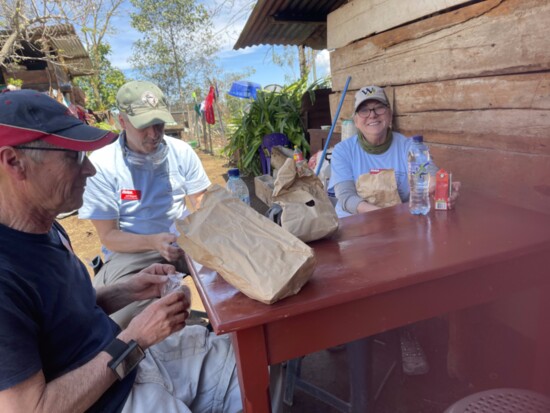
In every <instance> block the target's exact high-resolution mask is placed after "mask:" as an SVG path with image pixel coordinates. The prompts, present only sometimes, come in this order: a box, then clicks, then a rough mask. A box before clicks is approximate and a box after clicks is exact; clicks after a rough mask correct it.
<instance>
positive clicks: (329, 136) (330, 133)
mask: <svg viewBox="0 0 550 413" xmlns="http://www.w3.org/2000/svg"><path fill="white" fill-rule="evenodd" d="M349 82H351V76H348V79H347V80H346V85H345V86H344V90H343V91H342V97H341V98H340V103H339V104H338V109H336V114H335V115H334V119H333V120H332V125H330V131H329V133H328V137H327V141H326V142H325V147H324V148H323V154H322V156H321V160H320V161H319V159H317V162H318V163H317V171H316V172H315V175H319V172H320V171H321V166H323V162H324V160H325V156H326V155H327V149H328V145H329V143H330V138H332V132H333V131H334V127H335V126H336V121H337V120H338V116H340V109H342V105H343V104H344V98H345V97H346V92H347V91H348V86H349Z"/></svg>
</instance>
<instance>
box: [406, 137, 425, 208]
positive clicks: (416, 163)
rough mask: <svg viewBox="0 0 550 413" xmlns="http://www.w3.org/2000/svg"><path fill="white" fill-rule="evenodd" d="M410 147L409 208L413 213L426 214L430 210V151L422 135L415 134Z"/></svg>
mask: <svg viewBox="0 0 550 413" xmlns="http://www.w3.org/2000/svg"><path fill="white" fill-rule="evenodd" d="M412 140H413V144H412V145H411V148H410V149H409V155H408V159H409V171H408V172H409V186H410V189H411V195H410V198H409V210H410V211H411V214H415V215H420V214H421V215H426V214H427V213H428V212H429V210H430V174H429V165H430V151H429V149H428V147H427V146H426V145H424V142H423V140H424V139H423V137H422V136H413V137H412Z"/></svg>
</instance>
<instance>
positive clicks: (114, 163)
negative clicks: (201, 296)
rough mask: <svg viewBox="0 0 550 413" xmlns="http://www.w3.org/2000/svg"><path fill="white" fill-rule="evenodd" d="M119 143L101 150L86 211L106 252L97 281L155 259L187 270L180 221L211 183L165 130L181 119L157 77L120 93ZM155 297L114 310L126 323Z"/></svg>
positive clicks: (107, 280)
mask: <svg viewBox="0 0 550 413" xmlns="http://www.w3.org/2000/svg"><path fill="white" fill-rule="evenodd" d="M117 107H118V109H119V110H120V114H119V122H120V125H121V127H122V128H123V129H124V130H123V131H122V133H121V134H120V137H119V139H118V141H117V142H116V143H115V144H113V145H111V146H109V147H106V148H104V149H101V150H99V151H96V152H94V153H93V154H92V155H91V156H90V160H91V161H92V163H93V164H94V166H95V167H96V169H97V174H96V175H95V176H94V177H92V178H91V179H89V181H88V185H87V186H86V192H85V193H84V205H83V206H82V208H81V209H80V210H79V217H80V218H82V219H91V220H92V223H93V224H94V226H95V228H96V230H97V232H98V235H99V238H100V240H101V243H102V244H103V247H102V250H103V253H104V256H105V264H104V265H103V267H102V268H101V270H100V271H99V272H98V274H97V275H96V276H95V278H94V285H95V286H96V287H98V286H103V285H109V284H113V283H116V282H119V281H121V280H122V279H124V278H126V277H127V276H129V275H132V274H134V273H136V272H138V271H140V270H141V269H143V268H145V267H147V266H148V265H150V264H152V263H157V262H161V263H171V264H174V265H175V266H176V268H177V269H178V271H180V272H186V270H187V267H186V265H185V262H184V259H183V251H182V249H181V248H179V247H178V245H177V233H176V230H175V226H174V222H175V220H177V219H182V218H184V217H185V216H186V215H187V214H188V213H189V212H188V210H187V208H186V205H185V201H186V199H189V200H190V201H191V204H192V205H193V206H194V207H197V206H198V205H199V203H200V200H201V198H202V195H203V193H204V192H205V190H206V188H207V187H208V186H210V180H209V179H208V177H207V175H206V172H205V171H204V168H203V166H202V164H201V162H200V160H199V158H198V156H197V154H196V153H195V151H194V150H193V149H192V148H191V147H190V146H189V145H188V144H187V143H185V142H183V141H181V140H179V139H175V138H171V137H169V136H166V135H164V125H165V123H169V122H174V119H173V117H172V115H171V114H170V111H169V110H168V105H167V102H166V98H165V96H164V94H163V93H162V91H161V90H160V89H159V88H158V87H157V86H156V85H154V84H153V83H151V82H142V81H132V82H129V83H126V84H125V85H124V86H122V87H121V88H120V90H119V91H118V93H117ZM149 303H150V301H149V300H148V301H144V302H142V303H139V304H138V303H133V304H132V305H131V306H129V307H126V308H124V309H122V310H121V311H118V312H117V313H115V314H113V315H112V317H113V319H114V320H115V321H116V322H117V323H118V324H119V325H120V326H122V327H124V326H126V325H127V324H128V322H129V321H130V320H131V318H132V317H133V316H134V315H135V314H137V313H139V312H140V311H142V309H143V308H144V307H145V306H146V305H148V304H149Z"/></svg>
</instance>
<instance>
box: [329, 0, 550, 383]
mask: <svg viewBox="0 0 550 413" xmlns="http://www.w3.org/2000/svg"><path fill="white" fill-rule="evenodd" d="M549 22H550V2H549V1H540V0H484V1H461V0H437V1H414V2H409V1H402V0H387V1H384V2H380V1H374V0H354V1H350V2H348V3H347V4H344V5H342V6H341V7H340V8H338V9H337V10H335V11H334V12H332V13H330V14H329V15H328V18H327V47H328V48H329V49H334V51H333V52H332V53H331V59H330V60H331V72H332V81H333V84H332V89H333V91H335V92H336V93H335V94H333V95H332V96H331V110H332V113H335V110H336V108H337V105H338V103H339V101H340V99H341V93H342V90H343V88H344V87H345V83H346V80H347V78H348V76H351V83H350V87H349V90H348V92H347V94H346V96H345V101H344V102H345V103H344V105H343V109H342V112H341V116H340V118H341V119H342V118H346V117H350V116H351V115H352V113H353V99H354V94H355V92H356V91H357V89H359V88H360V87H362V86H366V85H373V84H374V85H379V86H383V87H385V88H386V91H387V94H388V97H389V99H390V101H391V105H392V107H393V110H394V119H393V127H394V128H395V129H396V130H398V131H400V132H402V133H404V134H405V135H409V136H410V135H413V134H421V135H424V138H425V140H426V141H427V142H428V144H429V146H430V149H431V152H432V154H433V157H434V159H435V161H436V162H437V164H439V165H441V166H444V167H445V168H446V169H448V170H450V171H452V173H453V175H454V177H455V179H456V180H459V181H461V182H462V185H463V188H464V190H465V191H466V190H467V191H477V192H482V193H485V194H488V195H490V196H493V197H495V198H499V199H500V200H503V201H505V202H507V203H512V204H516V205H521V206H523V207H525V208H529V209H533V210H537V211H541V212H545V213H550V182H549V178H550V25H549ZM458 207H460V206H458ZM549 231H550V228H549ZM547 300H548V297H542V296H541V295H540V293H539V292H538V291H527V292H525V293H522V294H518V296H517V297H515V298H514V299H512V300H510V301H509V302H506V303H504V304H503V303H501V304H499V305H487V306H482V307H480V308H476V309H475V310H474V311H471V312H463V313H461V314H454V315H451V317H452V318H453V319H454V320H455V321H456V322H455V323H452V324H451V347H452V348H451V350H452V351H451V352H450V357H449V360H448V362H449V369H450V372H451V374H454V375H456V376H458V377H460V378H464V379H470V380H477V384H478V385H479V386H480V387H482V388H483V387H485V388H486V387H492V386H499V385H510V384H513V385H515V386H525V387H529V386H530V385H531V383H530V382H529V379H528V377H529V373H528V371H532V370H533V369H534V368H535V366H533V365H532V364H531V363H532V360H533V359H532V356H533V354H535V353H536V352H537V351H539V352H540V351H543V350H541V349H540V348H534V347H533V345H532V342H531V341H530V338H531V337H534V336H535V335H536V331H537V329H540V328H547V327H544V326H541V325H540V322H539V323H538V324H537V322H536V321H535V320H540V314H542V313H540V311H542V310H541V308H545V304H544V302H546V301H547ZM519 307H521V308H522V309H526V308H528V309H530V310H531V314H532V317H531V318H529V319H527V318H525V317H524V318H521V319H519V318H517V317H516V316H515V311H514V309H517V308H519ZM478 345H479V346H484V347H486V348H485V350H484V351H480V347H476V346H478ZM487 347H489V348H487ZM453 349H454V351H453ZM476 354H485V355H487V354H491V355H492V359H491V360H489V359H484V360H482V359H479V358H477V357H476ZM511 354H514V357H511V356H510V355H511ZM539 390H546V391H548V390H549V388H545V389H539Z"/></svg>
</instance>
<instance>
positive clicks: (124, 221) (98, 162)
mask: <svg viewBox="0 0 550 413" xmlns="http://www.w3.org/2000/svg"><path fill="white" fill-rule="evenodd" d="M124 141H125V139H124V134H122V135H121V137H120V138H119V139H118V141H116V142H115V143H113V144H112V145H108V146H106V147H104V148H101V149H99V150H97V151H95V152H93V153H92V155H91V156H90V160H91V161H92V163H93V164H94V166H95V168H96V169H97V173H96V174H95V175H94V176H93V177H91V178H88V180H87V183H86V190H85V191H84V204H83V205H82V207H81V208H80V210H79V212H78V216H79V218H82V219H96V220H112V219H116V220H118V223H119V228H120V229H121V230H122V231H124V232H131V233H134V234H146V235H148V234H157V233H160V232H170V229H171V227H172V225H173V223H174V221H175V220H176V219H181V218H184V217H185V216H186V215H187V214H188V211H187V208H186V206H185V196H186V195H193V194H196V193H198V192H201V191H203V190H205V189H206V188H208V187H209V186H210V180H209V179H208V176H207V175H206V172H205V170H204V168H203V166H202V164H201V161H200V159H199V157H198V156H197V154H196V153H195V151H194V150H193V148H191V146H190V145H189V144H187V143H186V142H183V141H181V140H179V139H175V138H172V137H169V136H164V141H165V143H166V145H167V146H168V155H167V158H166V160H165V161H164V162H163V163H162V164H160V165H158V166H156V167H155V168H154V169H153V168H151V167H150V166H149V167H141V166H136V165H133V164H130V163H129V162H128V160H127V159H125V157H124V155H123V153H124V152H123V147H124V146H123V145H124ZM104 252H105V253H107V254H108V253H109V252H108V251H106V250H104Z"/></svg>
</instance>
